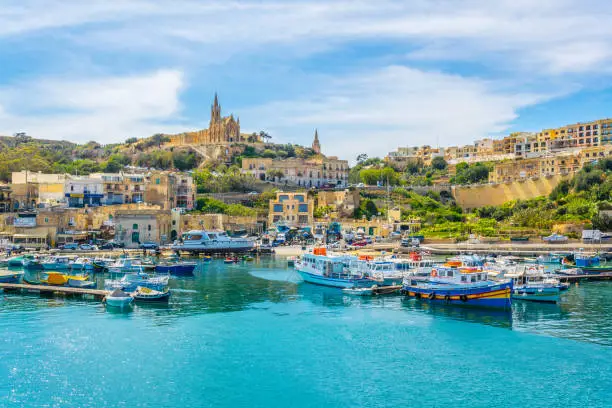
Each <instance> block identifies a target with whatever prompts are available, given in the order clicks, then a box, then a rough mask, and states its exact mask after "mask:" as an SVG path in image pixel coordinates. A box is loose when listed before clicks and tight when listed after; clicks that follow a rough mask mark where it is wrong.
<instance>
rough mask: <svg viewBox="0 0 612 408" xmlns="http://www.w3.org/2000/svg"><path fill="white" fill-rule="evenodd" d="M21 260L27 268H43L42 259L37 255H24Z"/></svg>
mask: <svg viewBox="0 0 612 408" xmlns="http://www.w3.org/2000/svg"><path fill="white" fill-rule="evenodd" d="M21 262H22V264H23V267H24V268H25V269H29V270H36V269H42V264H41V259H40V258H39V257H38V256H37V255H24V256H23V259H22V261H21Z"/></svg>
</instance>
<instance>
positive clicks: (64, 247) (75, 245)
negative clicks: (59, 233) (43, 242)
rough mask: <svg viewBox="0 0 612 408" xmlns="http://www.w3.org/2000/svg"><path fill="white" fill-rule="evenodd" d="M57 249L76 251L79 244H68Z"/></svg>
mask: <svg viewBox="0 0 612 408" xmlns="http://www.w3.org/2000/svg"><path fill="white" fill-rule="evenodd" d="M58 248H59V249H64V250H71V251H76V250H77V249H79V244H77V243H76V242H69V243H67V244H64V245H60V246H59V247H58Z"/></svg>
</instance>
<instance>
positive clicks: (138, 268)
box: [108, 258, 145, 273]
mask: <svg viewBox="0 0 612 408" xmlns="http://www.w3.org/2000/svg"><path fill="white" fill-rule="evenodd" d="M144 270H145V266H144V265H143V263H142V261H141V260H140V259H139V258H119V259H117V260H116V261H115V262H113V263H111V264H110V265H108V271H109V272H111V273H135V272H143V271H144Z"/></svg>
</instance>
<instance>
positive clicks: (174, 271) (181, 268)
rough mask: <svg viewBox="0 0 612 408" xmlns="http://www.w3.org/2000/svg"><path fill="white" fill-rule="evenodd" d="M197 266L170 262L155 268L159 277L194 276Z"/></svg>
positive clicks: (193, 263) (192, 263)
mask: <svg viewBox="0 0 612 408" xmlns="http://www.w3.org/2000/svg"><path fill="white" fill-rule="evenodd" d="M196 266H197V264H196V263H195V262H174V263H172V262H168V263H162V264H158V265H156V266H155V273H157V274H159V275H167V274H170V275H173V276H193V271H194V270H195V268H196Z"/></svg>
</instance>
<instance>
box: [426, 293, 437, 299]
mask: <svg viewBox="0 0 612 408" xmlns="http://www.w3.org/2000/svg"><path fill="white" fill-rule="evenodd" d="M428 297H429V299H435V298H436V292H431V293H430V294H429V296H428Z"/></svg>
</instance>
